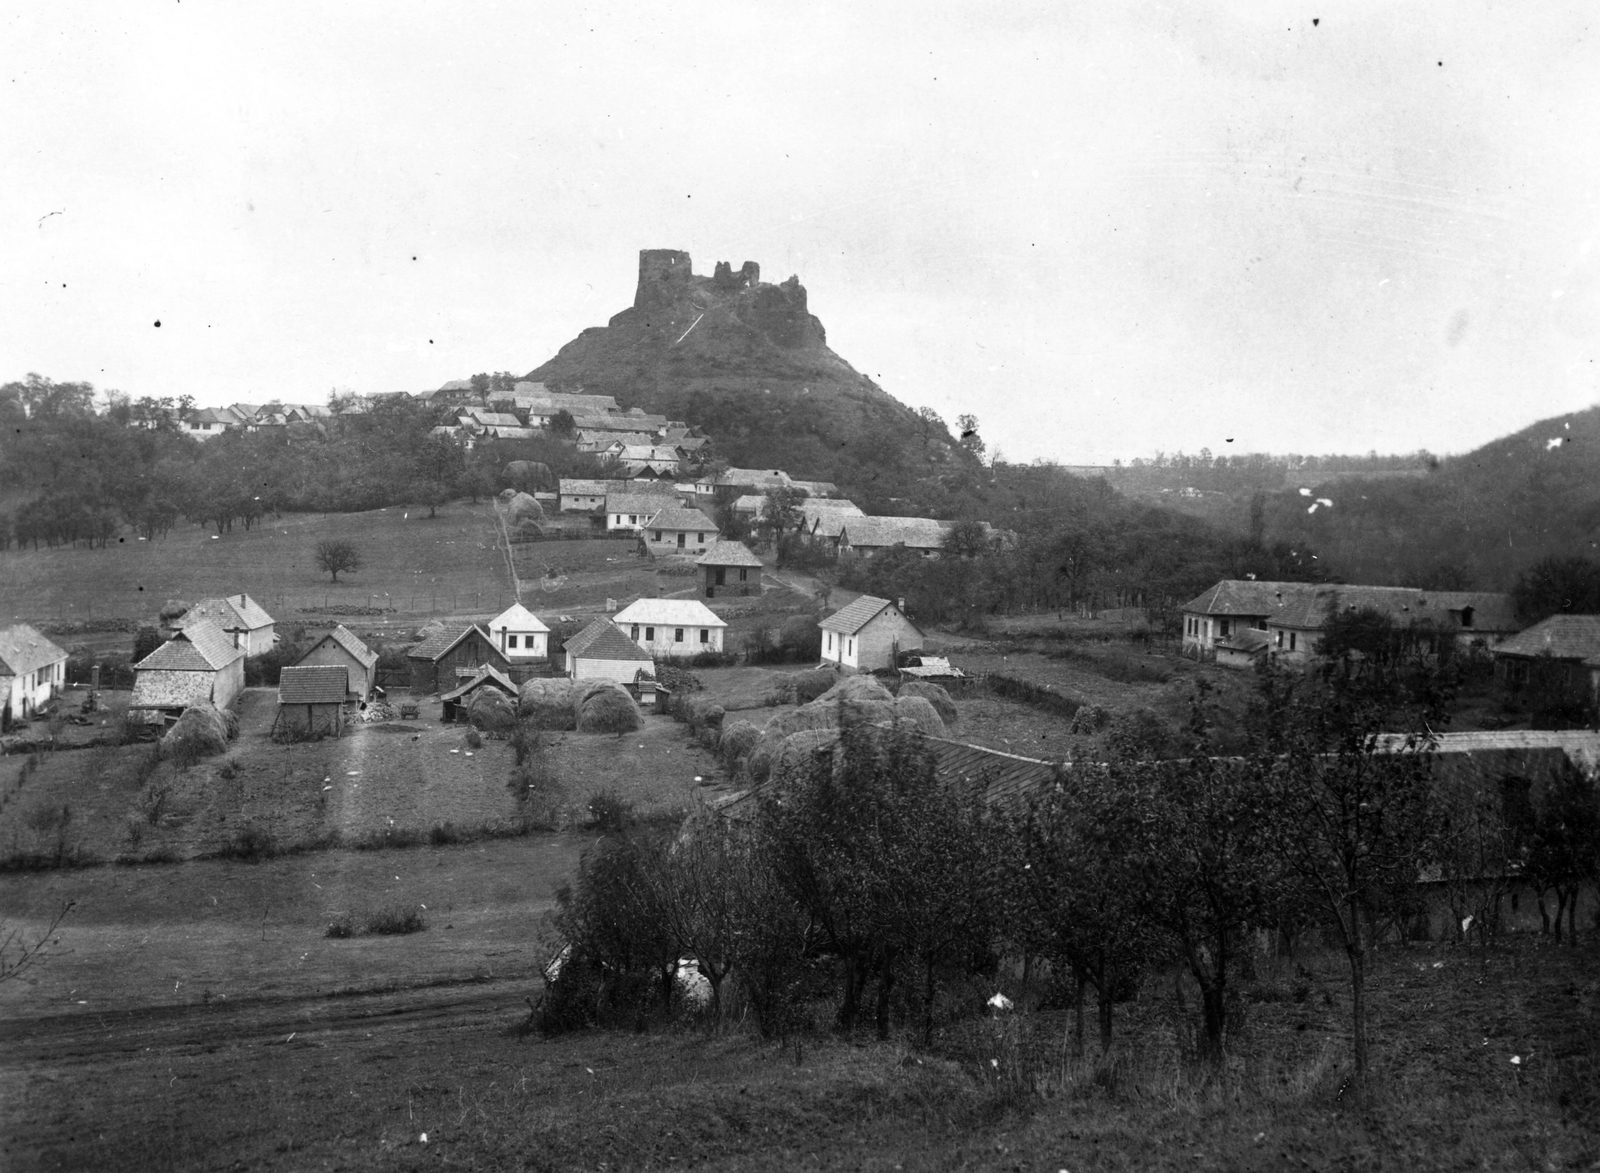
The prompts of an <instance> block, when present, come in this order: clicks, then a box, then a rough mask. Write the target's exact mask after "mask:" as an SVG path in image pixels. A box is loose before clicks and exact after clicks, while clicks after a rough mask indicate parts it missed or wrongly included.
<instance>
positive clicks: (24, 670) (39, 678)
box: [0, 623, 67, 730]
mask: <svg viewBox="0 0 1600 1173" xmlns="http://www.w3.org/2000/svg"><path fill="white" fill-rule="evenodd" d="M66 682H67V653H66V652H65V651H63V650H62V649H61V648H59V647H57V646H56V645H55V644H54V643H52V642H51V641H50V640H48V639H46V638H45V637H44V636H42V635H40V634H39V633H38V632H37V631H35V630H34V629H33V628H32V627H29V626H28V625H27V624H26V623H18V624H14V625H13V626H11V627H7V628H3V629H0V730H5V729H9V728H10V727H11V723H12V722H13V721H26V720H27V719H28V718H29V717H31V716H33V715H34V714H35V713H37V712H38V711H39V710H40V709H41V708H42V707H43V706H45V705H48V704H49V703H50V702H51V700H53V699H54V698H55V697H56V696H57V695H58V694H59V693H60V692H61V690H62V688H63V687H64V686H65V685H66Z"/></svg>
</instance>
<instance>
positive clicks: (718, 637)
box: [611, 599, 728, 656]
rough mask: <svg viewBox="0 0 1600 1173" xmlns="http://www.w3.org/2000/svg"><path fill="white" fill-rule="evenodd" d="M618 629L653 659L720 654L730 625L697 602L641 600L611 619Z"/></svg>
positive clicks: (629, 605)
mask: <svg viewBox="0 0 1600 1173" xmlns="http://www.w3.org/2000/svg"><path fill="white" fill-rule="evenodd" d="M611 621H612V622H613V623H615V624H616V625H617V627H618V629H619V630H621V631H622V632H624V633H625V634H626V635H627V637H628V638H629V639H631V640H633V641H634V642H635V643H636V644H638V645H639V646H640V647H641V648H643V649H644V650H645V651H647V652H649V653H651V654H652V655H654V656H697V655H699V654H700V653H701V652H720V651H721V650H722V632H723V629H724V628H726V627H727V626H728V625H727V624H726V623H724V622H723V621H722V620H721V619H719V618H718V617H717V614H716V612H715V611H713V610H712V609H711V608H710V607H707V606H706V605H705V604H704V603H702V602H700V601H698V600H697V599H639V600H638V601H636V602H633V603H629V604H628V605H627V606H626V607H624V608H623V609H622V610H620V611H618V612H617V613H616V614H615V615H613V616H612V617H611Z"/></svg>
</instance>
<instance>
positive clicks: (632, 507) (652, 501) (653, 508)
mask: <svg viewBox="0 0 1600 1173" xmlns="http://www.w3.org/2000/svg"><path fill="white" fill-rule="evenodd" d="M664 500H665V498H664V497H662V496H660V495H659V494H657V493H607V494H606V512H607V513H632V514H635V515H639V514H643V515H644V517H645V518H647V519H648V518H651V517H654V516H655V515H656V514H657V513H660V512H661V504H662V502H663V501H664Z"/></svg>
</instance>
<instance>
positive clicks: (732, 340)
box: [526, 249, 959, 495]
mask: <svg viewBox="0 0 1600 1173" xmlns="http://www.w3.org/2000/svg"><path fill="white" fill-rule="evenodd" d="M526 377H527V378H529V379H533V380H537V381H539V382H543V383H545V384H546V385H548V386H551V387H552V388H557V389H560V390H564V391H565V390H577V389H578V388H580V387H581V388H582V389H584V390H586V391H589V392H591V393H594V394H602V395H613V396H615V397H616V399H617V402H618V403H619V404H620V405H622V406H623V407H642V408H644V409H645V410H647V411H654V412H661V413H663V414H665V415H668V416H670V417H672V418H674V419H683V420H686V421H688V422H689V423H691V424H694V425H695V426H697V427H700V428H702V429H704V430H705V431H706V432H707V434H709V435H711V436H713V437H714V438H715V439H716V441H717V447H718V451H719V452H720V453H721V454H722V456H723V457H724V458H725V459H726V460H728V461H729V462H730V463H733V464H737V465H742V466H755V467H782V468H785V469H788V470H789V471H790V472H792V473H794V474H795V475H797V476H806V477H812V478H816V479H822V480H834V481H837V482H839V483H840V484H841V485H844V484H850V485H851V486H853V487H855V488H856V491H857V492H859V493H861V494H862V495H872V494H873V493H882V494H885V495H889V494H893V493H898V492H904V491H905V490H906V488H907V487H908V485H909V482H910V481H911V480H915V479H918V478H921V477H925V476H927V475H928V474H929V473H930V472H931V471H933V470H932V469H931V468H930V464H931V465H941V464H948V463H949V462H950V461H952V460H954V461H959V452H958V451H956V450H955V446H954V445H953V443H951V442H950V438H949V436H948V435H947V434H946V435H942V436H940V437H938V438H937V442H936V443H934V444H932V445H930V444H929V443H928V438H927V436H926V428H923V429H921V430H920V431H919V429H918V428H917V426H916V420H915V416H914V414H913V413H912V411H911V409H909V408H908V407H906V406H905V405H904V404H902V403H900V402H898V401H897V400H895V399H894V398H892V397H891V396H889V395H888V394H886V393H885V392H884V391H883V390H882V389H880V388H879V387H878V386H877V385H876V384H875V383H873V382H872V380H871V379H868V378H867V377H866V376H864V375H862V374H861V373H860V372H859V371H857V370H855V369H854V368H853V367H851V365H850V364H849V363H847V362H846V361H845V360H844V359H842V358H840V357H839V356H838V355H837V354H835V353H834V352H833V351H832V350H830V349H829V348H828V342H827V333H826V331H825V330H824V329H823V326H822V322H821V321H819V320H818V319H817V317H816V316H815V315H814V314H812V313H811V312H810V309H809V308H808V306H807V302H806V290H805V286H803V285H801V284H800V280H799V278H798V277H796V276H791V277H789V278H788V279H787V280H785V281H783V282H782V283H780V284H777V285H773V284H770V283H768V282H764V281H762V280H761V266H760V265H758V264H757V263H756V262H754V261H745V262H744V263H743V264H742V265H740V267H739V268H737V269H735V268H734V267H733V266H732V265H731V264H730V263H728V262H726V261H719V262H718V263H717V265H716V267H715V269H714V270H713V272H712V274H711V275H710V276H709V277H708V276H705V275H697V274H696V273H695V272H694V270H693V265H692V263H691V260H690V257H689V254H688V253H686V252H681V251H678V250H676V249H644V250H643V251H641V252H640V253H639V281H638V285H637V287H636V288H635V290H634V295H633V304H632V305H631V306H629V307H628V308H627V309H625V310H623V311H622V312H621V313H618V314H616V315H615V316H613V317H612V318H611V320H610V321H609V322H608V323H607V324H606V325H604V326H596V327H592V328H590V329H587V330H585V331H583V332H582V333H581V334H579V335H578V336H577V337H576V338H574V339H573V340H572V341H571V342H569V343H567V344H566V345H565V346H563V347H562V348H561V349H560V351H559V352H558V353H557V354H556V355H555V357H554V358H552V359H550V360H549V361H548V362H546V363H545V364H544V365H542V366H540V367H537V368H535V369H534V370H532V371H530V372H529V373H528V375H527V376H526ZM913 448H914V451H913Z"/></svg>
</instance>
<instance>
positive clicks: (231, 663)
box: [128, 619, 244, 725]
mask: <svg viewBox="0 0 1600 1173" xmlns="http://www.w3.org/2000/svg"><path fill="white" fill-rule="evenodd" d="M243 689H244V649H243V648H239V647H235V646H234V642H233V637H232V636H231V635H229V634H228V633H227V632H225V631H223V630H222V628H221V627H219V626H217V624H216V623H215V622H214V621H212V620H210V619H196V620H195V621H194V622H192V623H189V624H187V625H186V626H185V627H183V628H182V629H181V630H179V631H178V632H176V633H175V634H174V635H173V637H172V638H171V639H169V640H168V641H167V642H166V643H164V644H162V645H161V646H160V647H159V648H157V649H156V650H155V651H153V652H151V653H150V654H149V655H148V656H146V657H145V658H144V659H142V660H140V661H139V662H138V663H137V664H135V665H134V666H133V697H132V699H131V700H130V701H129V702H128V716H129V719H130V720H132V721H134V722H136V723H142V724H146V725H168V724H171V723H172V722H174V721H176V720H177V719H178V718H179V717H181V716H182V715H183V710H184V709H187V708H188V707H189V706H190V705H197V704H201V703H203V702H209V703H211V704H213V705H215V706H216V707H217V708H219V709H222V708H226V707H227V706H228V705H230V704H232V703H233V700H234V698H235V697H237V696H238V695H239V693H240V692H241V691H243Z"/></svg>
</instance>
